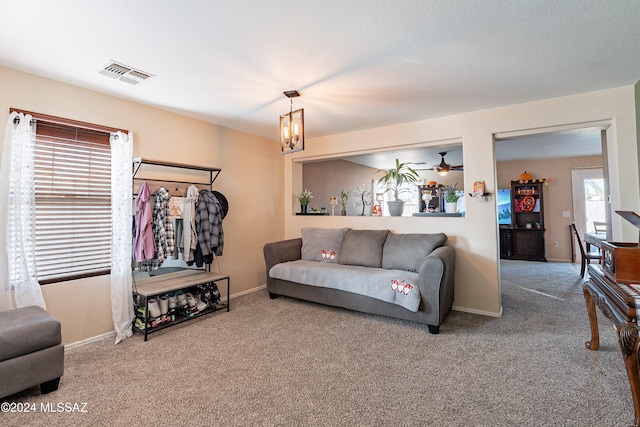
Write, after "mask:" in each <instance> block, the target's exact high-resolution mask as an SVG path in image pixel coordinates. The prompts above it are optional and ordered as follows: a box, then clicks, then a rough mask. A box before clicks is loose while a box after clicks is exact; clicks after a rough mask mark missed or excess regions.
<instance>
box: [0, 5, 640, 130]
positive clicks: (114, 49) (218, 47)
mask: <svg viewBox="0 0 640 427" xmlns="http://www.w3.org/2000/svg"><path fill="white" fill-rule="evenodd" d="M639 23H640V2H639V1H622V0H615V1H603V0H563V1H557V0H492V1H477V0H396V1H389V0H349V1H344V0H324V1H312V0H296V1H292V0H229V1H226V0H218V1H211V0H183V1H180V2H179V1H157V0H156V1H154V0H136V1H130V0H128V1H125V0H108V1H107V0H93V1H83V0H57V1H50V0H30V1H3V5H2V13H1V14H0V65H5V66H7V67H10V68H15V69H18V70H22V71H26V72H29V73H34V74H37V75H41V76H45V77H48V78H51V79H54V80H59V81H62V82H66V83H70V84H73V85H77V86H81V87H85V88H88V89H91V90H95V91H98V92H103V93H107V94H110V95H114V96H118V97H122V98H125V99H130V100H133V101H136V102H140V103H143V104H147V105H151V106H155V107H158V108H162V109H166V110H170V111H174V112H178V113H181V114H184V115H187V116H191V117H195V118H198V119H202V120H205V121H207V122H211V123H215V124H219V125H222V126H227V127H230V128H233V129H238V130H241V131H244V132H248V133H251V134H255V135H260V136H263V137H265V138H269V139H272V140H277V139H278V119H279V116H280V114H283V113H285V112H287V111H288V110H289V100H288V98H286V97H284V95H283V94H282V92H283V91H285V90H290V89H297V90H298V91H300V93H301V97H299V98H295V99H294V108H300V107H303V108H304V109H305V122H306V137H307V138H314V137H319V136H325V135H331V134H336V133H343V132H350V131H355V130H359V129H366V128H373V127H378V126H384V125H392V124H397V123H404V122H410V121H415V120H422V119H427V118H433V117H441V116H446V115H451V114H456V113H462V112H467V111H475V110H480V109H486V108H493V107H498V106H504V105H511V104H516V103H522V102H529V101H535V100H540V99H546V98H552V97H558V96H565V95H571V94H576V93H583V92H589V91H595V90H601V89H608V88H613V87H620V86H628V85H633V84H635V83H636V82H637V81H638V80H639V79H640V54H639V52H640V25H639ZM112 60H113V61H117V62H120V63H122V64H125V65H128V66H131V67H134V68H137V69H139V70H142V71H145V72H148V73H151V74H153V75H154V76H155V77H152V78H150V79H148V80H147V81H145V82H143V83H142V84H140V85H137V86H133V85H130V84H127V83H124V82H121V81H118V80H115V79H112V78H110V77H106V76H103V75H101V74H99V71H100V70H101V69H102V68H103V67H104V66H106V65H107V64H108V63H109V62H110V61H112ZM15 107H18V108H20V107H22V106H18V105H17V106H15ZM22 108H24V107H22ZM54 112H55V111H54ZM43 113H48V112H44V111H43Z"/></svg>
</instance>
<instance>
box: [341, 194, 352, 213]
mask: <svg viewBox="0 0 640 427" xmlns="http://www.w3.org/2000/svg"><path fill="white" fill-rule="evenodd" d="M350 194H351V190H347V191H344V190H342V191H340V205H341V206H342V211H341V212H340V215H342V216H345V215H346V214H347V200H349V195H350Z"/></svg>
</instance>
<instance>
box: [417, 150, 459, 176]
mask: <svg viewBox="0 0 640 427" xmlns="http://www.w3.org/2000/svg"><path fill="white" fill-rule="evenodd" d="M438 154H440V156H441V158H442V159H441V160H440V164H438V165H433V167H432V168H426V169H421V170H427V171H433V170H435V171H437V172H438V174H440V175H441V176H446V175H447V174H448V173H449V172H450V171H462V165H456V166H452V165H450V164H449V163H447V162H445V161H444V156H445V155H446V154H447V152H446V151H441V152H439V153H438Z"/></svg>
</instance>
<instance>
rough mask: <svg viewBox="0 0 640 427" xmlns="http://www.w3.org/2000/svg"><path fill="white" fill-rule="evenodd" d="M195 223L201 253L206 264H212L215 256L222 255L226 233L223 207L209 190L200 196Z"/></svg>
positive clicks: (202, 192) (203, 191)
mask: <svg viewBox="0 0 640 427" xmlns="http://www.w3.org/2000/svg"><path fill="white" fill-rule="evenodd" d="M195 222H196V232H197V235H198V246H199V249H200V252H201V253H202V257H203V258H204V262H205V263H207V264H210V263H211V262H212V261H213V255H214V254H215V255H216V256H221V255H222V249H223V246H224V233H223V231H222V206H221V205H220V202H219V201H218V199H217V198H216V196H215V195H214V194H213V193H212V192H211V191H209V190H202V191H201V192H200V194H199V196H198V202H197V203H196V211H195ZM196 264H197V260H196Z"/></svg>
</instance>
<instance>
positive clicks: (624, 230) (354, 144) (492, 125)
mask: <svg viewBox="0 0 640 427" xmlns="http://www.w3.org/2000/svg"><path fill="white" fill-rule="evenodd" d="M309 114H311V112H309ZM635 117H636V116H635V99H634V87H633V86H628V87H622V88H617V89H611V90H606V91H599V92H592V93H585V94H580V95H575V96H568V97H562V98H555V99H548V100H543V101H538V102H532V103H527V104H519V105H513V106H509V107H503V108H496V109H491V110H483V111H477V112H473V113H467V114H461V115H456V116H450V117H443V118H438V119H432V120H424V121H419V122H414V123H407V124H404V125H397V126H388V127H383V128H376V129H368V130H364V131H359V132H352V133H348V134H340V135H333V136H328V137H323V138H315V139H310V140H308V141H307V143H306V144H305V151H303V152H299V153H294V154H292V155H290V156H287V157H286V158H285V165H284V173H285V177H284V179H285V185H284V191H285V194H286V195H288V197H285V198H284V212H286V218H285V235H286V237H287V238H292V237H297V236H299V235H300V229H301V228H302V227H310V226H312V227H343V226H344V227H352V228H359V229H363V228H371V229H390V230H392V231H395V232H413V233H431V232H439V231H442V232H445V233H447V235H448V236H449V242H448V244H449V245H451V246H453V247H454V248H455V249H456V274H455V301H454V308H455V309H457V310H464V311H470V312H476V313H484V314H489V315H499V314H500V312H501V302H500V287H499V263H498V258H499V257H498V226H497V221H496V206H495V197H489V198H487V199H486V200H485V201H483V202H479V203H466V216H465V217H464V218H424V217H412V218H390V217H381V218H380V217H365V218H362V217H303V216H295V215H293V212H294V209H293V206H292V204H293V203H292V199H291V198H290V195H292V194H293V193H295V192H297V191H300V189H301V188H300V186H301V183H302V177H301V176H302V172H301V171H302V167H301V163H300V162H303V161H314V160H320V159H323V158H330V157H336V156H344V155H348V154H358V153H364V152H370V151H376V150H380V149H391V148H394V149H396V148H398V147H404V146H411V145H441V144H443V143H446V142H447V141H451V142H452V143H453V142H456V143H458V142H460V141H462V143H463V151H464V161H463V164H464V187H465V188H471V187H472V185H473V182H474V181H480V180H484V181H485V184H486V190H487V191H488V192H495V190H496V189H497V188H498V183H497V173H496V166H495V160H494V159H495V157H494V144H493V141H494V135H496V134H498V136H500V137H505V136H511V134H516V133H518V132H520V131H526V132H525V133H534V132H543V131H549V130H553V129H561V128H563V127H565V126H569V127H585V126H588V125H593V124H594V123H595V124H602V125H603V127H606V128H607V137H608V138H607V139H608V141H609V170H610V183H611V193H612V199H611V208H612V210H615V209H629V210H638V206H639V205H640V196H639V183H638V152H637V144H636V140H637V139H636V123H635ZM389 141H393V144H391V143H390V142H389ZM621 194H624V197H621ZM612 222H613V223H612V231H613V238H614V239H626V240H635V239H637V229H635V227H633V226H630V225H629V226H628V225H625V224H622V223H621V221H620V219H619V218H612Z"/></svg>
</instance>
